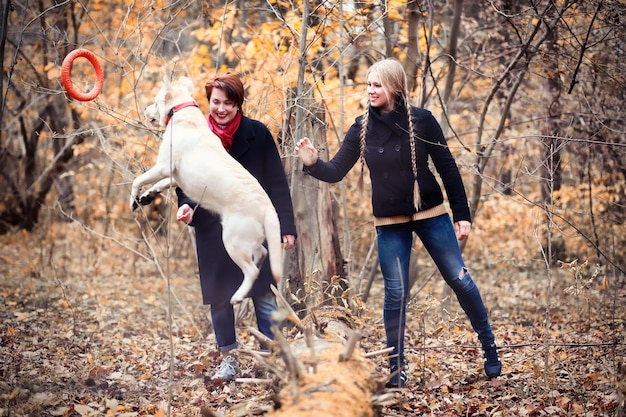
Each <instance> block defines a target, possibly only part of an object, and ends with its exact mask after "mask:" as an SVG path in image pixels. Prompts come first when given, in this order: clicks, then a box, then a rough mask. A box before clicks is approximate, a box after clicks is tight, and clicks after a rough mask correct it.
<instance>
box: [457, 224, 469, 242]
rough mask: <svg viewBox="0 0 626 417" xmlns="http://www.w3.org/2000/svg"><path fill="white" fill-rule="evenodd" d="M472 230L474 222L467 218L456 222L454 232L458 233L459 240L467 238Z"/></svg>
mask: <svg viewBox="0 0 626 417" xmlns="http://www.w3.org/2000/svg"><path fill="white" fill-rule="evenodd" d="M471 231H472V224H471V223H470V222H468V221H467V220H459V221H458V222H456V223H454V232H455V233H456V238H457V239H459V240H463V239H465V238H466V237H467V236H469V234H470V232H471Z"/></svg>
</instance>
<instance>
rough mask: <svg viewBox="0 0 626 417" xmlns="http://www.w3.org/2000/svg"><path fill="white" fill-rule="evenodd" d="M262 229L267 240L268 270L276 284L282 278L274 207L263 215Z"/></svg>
mask: <svg viewBox="0 0 626 417" xmlns="http://www.w3.org/2000/svg"><path fill="white" fill-rule="evenodd" d="M263 227H264V228H265V238H266V239H267V250H268V252H269V255H268V256H269V261H270V269H271V270H272V275H273V276H274V281H276V283H277V284H278V283H279V282H280V280H281V279H282V278H283V246H282V242H281V235H280V221H279V220H278V214H276V210H275V209H274V207H272V208H271V209H270V210H267V212H266V213H265V219H264V221H263Z"/></svg>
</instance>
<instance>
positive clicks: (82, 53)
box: [61, 49, 104, 101]
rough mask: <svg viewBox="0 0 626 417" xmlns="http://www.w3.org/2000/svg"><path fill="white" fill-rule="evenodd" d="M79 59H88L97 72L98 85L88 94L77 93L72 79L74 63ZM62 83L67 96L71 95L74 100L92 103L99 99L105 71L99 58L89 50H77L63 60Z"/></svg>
mask: <svg viewBox="0 0 626 417" xmlns="http://www.w3.org/2000/svg"><path fill="white" fill-rule="evenodd" d="M79 57H82V58H86V59H87V60H88V61H89V63H90V64H91V66H92V67H93V69H94V70H95V71H96V84H95V85H94V86H93V88H92V89H91V91H89V92H88V93H81V92H79V91H76V89H75V88H74V84H72V79H71V77H70V72H71V70H72V64H73V63H74V60H75V59H76V58H79ZM61 83H63V87H64V88H65V91H67V94H69V96H70V97H72V98H73V99H76V100H79V101H91V100H93V99H95V98H96V97H98V94H100V92H101V91H102V86H103V85H104V71H103V70H102V66H101V65H100V62H99V61H98V58H96V56H95V55H94V54H93V52H91V51H88V50H87V49H75V50H73V51H72V52H70V53H69V54H67V56H66V57H65V59H64V60H63V65H62V66H61Z"/></svg>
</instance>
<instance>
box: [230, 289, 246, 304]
mask: <svg viewBox="0 0 626 417" xmlns="http://www.w3.org/2000/svg"><path fill="white" fill-rule="evenodd" d="M245 297H246V294H243V295H242V294H239V291H237V292H236V293H235V294H234V295H233V296H232V297H231V298H230V303H231V304H232V305H237V304H239V303H241V302H242V301H243V299H244V298H245Z"/></svg>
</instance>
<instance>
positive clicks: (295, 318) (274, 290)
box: [270, 285, 304, 333]
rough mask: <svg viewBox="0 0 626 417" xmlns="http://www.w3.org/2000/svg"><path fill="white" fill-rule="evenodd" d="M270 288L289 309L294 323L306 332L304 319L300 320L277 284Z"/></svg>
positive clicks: (290, 318)
mask: <svg viewBox="0 0 626 417" xmlns="http://www.w3.org/2000/svg"><path fill="white" fill-rule="evenodd" d="M270 288H271V290H272V292H273V293H274V295H275V296H276V299H277V300H278V301H279V302H280V304H281V305H282V307H284V308H285V309H286V310H287V311H288V317H287V318H288V319H289V320H291V321H292V322H293V324H295V325H296V327H297V328H298V329H299V330H300V331H301V332H303V333H304V329H303V328H302V321H301V320H300V318H299V317H298V315H297V314H296V312H295V311H293V308H291V306H290V305H289V303H288V302H287V300H286V299H285V297H283V295H282V294H281V293H280V291H278V288H276V286H275V285H270Z"/></svg>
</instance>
